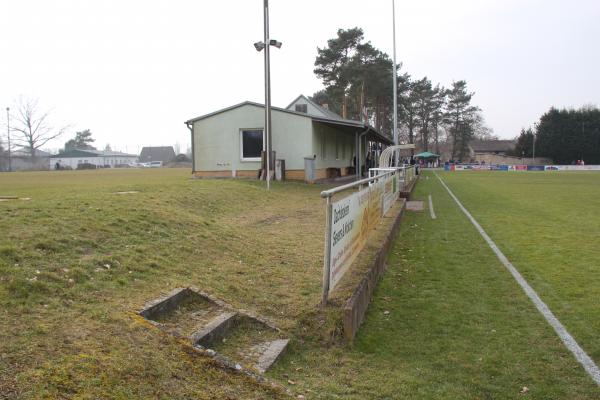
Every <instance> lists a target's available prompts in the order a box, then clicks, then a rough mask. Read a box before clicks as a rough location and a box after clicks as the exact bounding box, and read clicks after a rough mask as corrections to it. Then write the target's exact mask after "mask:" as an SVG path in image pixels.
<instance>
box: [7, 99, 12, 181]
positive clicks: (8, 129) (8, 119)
mask: <svg viewBox="0 0 600 400" xmlns="http://www.w3.org/2000/svg"><path fill="white" fill-rule="evenodd" d="M6 136H7V137H8V172H12V157H11V154H10V107H6Z"/></svg>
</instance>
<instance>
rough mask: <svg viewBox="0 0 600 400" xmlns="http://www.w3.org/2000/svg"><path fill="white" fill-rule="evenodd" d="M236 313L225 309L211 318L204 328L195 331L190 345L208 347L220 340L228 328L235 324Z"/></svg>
mask: <svg viewBox="0 0 600 400" xmlns="http://www.w3.org/2000/svg"><path fill="white" fill-rule="evenodd" d="M236 316H237V313H235V312H230V311H225V312H223V313H221V314H219V315H217V316H216V317H215V318H213V319H212V320H211V321H210V322H209V323H208V324H207V325H206V326H205V327H204V328H202V329H200V330H199V331H197V332H195V333H194V334H193V335H192V337H191V340H192V345H194V346H202V347H205V348H210V346H211V345H212V344H213V343H215V342H216V341H218V340H222V339H223V338H224V337H225V336H226V335H227V333H228V332H229V330H230V329H231V328H232V327H233V326H235V323H236V321H235V319H236Z"/></svg>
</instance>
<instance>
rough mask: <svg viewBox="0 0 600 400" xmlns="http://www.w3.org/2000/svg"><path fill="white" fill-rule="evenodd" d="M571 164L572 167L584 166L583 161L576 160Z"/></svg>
mask: <svg viewBox="0 0 600 400" xmlns="http://www.w3.org/2000/svg"><path fill="white" fill-rule="evenodd" d="M571 164H572V165H585V161H583V160H576V161H573V162H572V163H571Z"/></svg>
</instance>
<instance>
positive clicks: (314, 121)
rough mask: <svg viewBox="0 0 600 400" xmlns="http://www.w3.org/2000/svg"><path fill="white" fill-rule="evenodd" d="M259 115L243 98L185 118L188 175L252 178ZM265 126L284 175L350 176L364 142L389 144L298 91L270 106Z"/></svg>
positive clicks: (259, 143)
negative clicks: (189, 161)
mask: <svg viewBox="0 0 600 400" xmlns="http://www.w3.org/2000/svg"><path fill="white" fill-rule="evenodd" d="M264 119H265V110H264V105H263V104H259V103H254V102H250V101H246V102H243V103H240V104H236V105H234V106H231V107H228V108H224V109H222V110H219V111H215V112H213V113H210V114H206V115H203V116H200V117H197V118H193V119H190V120H188V121H186V122H185V123H186V125H187V126H188V128H189V129H190V131H191V135H192V165H193V167H192V173H193V174H194V176H197V177H254V178H256V177H258V174H259V170H260V168H261V153H262V151H263V150H264V148H265V143H264V137H263V136H264V135H263V133H264V132H263V128H264ZM271 124H272V131H271V136H272V140H273V143H272V147H273V151H274V152H275V153H276V154H275V156H276V159H277V160H284V161H285V169H286V171H285V178H286V179H293V180H304V181H308V182H314V181H316V180H320V179H325V178H331V177H336V176H346V175H353V174H355V166H354V160H355V157H356V160H357V162H358V164H359V165H364V161H365V156H364V154H366V149H367V147H368V143H379V144H382V145H390V144H391V143H392V141H391V139H390V138H388V137H387V136H384V135H382V134H381V133H379V132H378V131H377V130H375V129H374V128H373V127H371V126H369V125H367V124H365V123H363V122H360V121H354V120H349V119H344V118H342V117H340V116H339V115H337V114H335V113H334V112H332V111H330V110H328V109H327V108H325V107H322V106H320V105H319V104H316V103H315V102H313V101H311V100H310V99H308V98H307V97H306V96H303V95H301V96H298V97H297V98H296V99H295V100H294V101H293V102H292V103H290V105H288V106H287V107H286V108H278V107H272V109H271ZM358 143H360V147H359V146H358ZM359 148H360V151H357V150H358V149H359ZM361 154H363V156H361Z"/></svg>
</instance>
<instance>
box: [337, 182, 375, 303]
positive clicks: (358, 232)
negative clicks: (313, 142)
mask: <svg viewBox="0 0 600 400" xmlns="http://www.w3.org/2000/svg"><path fill="white" fill-rule="evenodd" d="M370 194H371V190H370V187H367V188H365V189H363V190H361V191H360V192H356V193H353V194H351V195H350V196H348V197H346V198H344V199H342V200H339V201H337V202H335V203H333V204H332V209H331V210H332V211H331V218H332V220H331V238H330V240H331V252H330V254H329V255H330V260H329V292H331V291H332V290H333V289H334V288H335V286H336V285H337V284H338V282H339V281H340V279H341V278H342V276H344V274H345V273H346V271H347V270H348V267H350V264H352V261H354V259H355V258H356V256H357V255H358V253H359V252H360V250H361V249H362V248H363V247H364V245H365V243H366V241H367V234H368V231H369V214H370V212H369V211H370V210H369V198H370Z"/></svg>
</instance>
